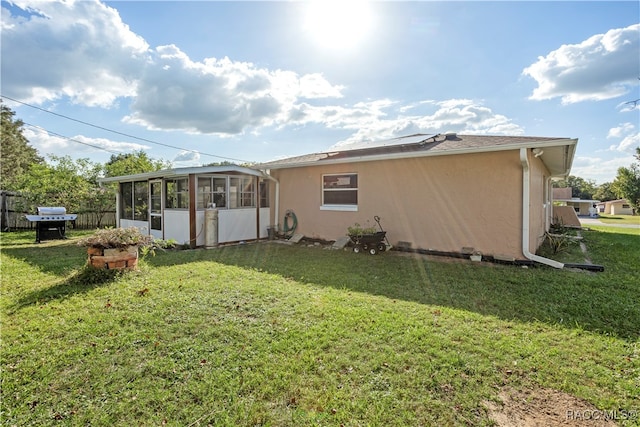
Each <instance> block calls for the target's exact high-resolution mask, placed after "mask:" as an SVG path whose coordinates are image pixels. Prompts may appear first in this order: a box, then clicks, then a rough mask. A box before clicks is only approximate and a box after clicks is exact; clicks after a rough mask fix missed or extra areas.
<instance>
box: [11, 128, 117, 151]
mask: <svg viewBox="0 0 640 427" xmlns="http://www.w3.org/2000/svg"><path fill="white" fill-rule="evenodd" d="M22 123H23V124H25V125H27V126H30V127H32V128H34V129H38V130H42V131H44V132H46V133H47V134H49V135H53V136H57V137H58V138H62V139H66V140H68V141H73V142H77V143H78V144H82V145H87V146H89V147H93V148H97V149H98V150H102V151H106V152H107V153H111V154H116V155H117V154H121V153H119V152H117V151H113V150H109V149H107V148H104V147H100V146H98V145H93V144H89V143H88V142H82V141H78V140H77V139H73V138H69V137H68V136H64V135H60V134H59V133H55V132H52V131H50V130H47V129H45V128H43V127H41V126H37V125H32V124H31V123H26V122H22Z"/></svg>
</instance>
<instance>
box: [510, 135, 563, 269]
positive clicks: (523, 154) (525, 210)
mask: <svg viewBox="0 0 640 427" xmlns="http://www.w3.org/2000/svg"><path fill="white" fill-rule="evenodd" d="M520 163H522V254H523V255H524V256H525V258H527V259H529V260H531V261H535V262H539V263H541V264H545V265H548V266H551V267H553V268H564V264H563V263H561V262H558V261H555V260H552V259H549V258H545V257H541V256H539V255H536V254H532V253H531V252H529V220H530V219H529V206H530V204H531V192H530V185H531V183H530V171H529V157H528V149H527V148H520Z"/></svg>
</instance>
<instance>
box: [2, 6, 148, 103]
mask: <svg viewBox="0 0 640 427" xmlns="http://www.w3.org/2000/svg"><path fill="white" fill-rule="evenodd" d="M13 4H14V5H15V6H18V7H20V8H21V9H23V10H28V11H30V12H32V15H31V16H30V17H29V18H28V19H27V18H24V17H18V16H12V15H11V14H10V13H9V12H8V11H7V10H5V8H4V7H3V11H2V22H3V24H2V51H1V54H2V80H3V92H4V93H5V95H7V96H11V97H15V98H17V99H20V100H22V101H25V102H32V103H38V104H39V103H43V102H45V101H48V100H54V99H57V98H60V97H62V96H67V97H69V98H70V99H72V100H73V102H76V103H79V104H85V105H90V106H101V107H108V106H110V105H112V104H113V102H115V100H116V99H117V98H118V97H121V96H132V95H133V94H134V93H135V90H136V79H137V77H138V76H137V73H138V71H137V70H138V69H139V68H140V64H141V62H142V61H144V55H145V53H146V51H147V44H146V42H145V41H144V40H143V39H142V38H141V37H139V36H137V35H136V34H134V33H133V32H131V31H130V30H129V28H128V27H127V26H126V25H125V24H124V23H123V22H122V21H121V19H120V16H119V15H118V12H117V11H116V10H114V9H112V8H110V7H108V6H105V5H104V4H102V3H98V2H95V1H76V2H73V1H69V2H54V1H47V2H43V1H17V2H13Z"/></svg>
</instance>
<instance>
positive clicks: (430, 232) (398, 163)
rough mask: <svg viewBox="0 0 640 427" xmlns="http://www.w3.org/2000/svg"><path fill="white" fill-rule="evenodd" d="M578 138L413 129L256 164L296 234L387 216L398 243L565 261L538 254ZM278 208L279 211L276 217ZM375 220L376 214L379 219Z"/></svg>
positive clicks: (329, 235) (335, 234) (334, 233)
mask: <svg viewBox="0 0 640 427" xmlns="http://www.w3.org/2000/svg"><path fill="white" fill-rule="evenodd" d="M576 144H577V139H571V138H548V137H543V138H537V137H525V136H484V135H456V134H446V135H440V134H437V135H423V134H420V135H411V136H407V137H401V138H395V139H391V140H388V141H380V142H378V143H375V144H373V145H370V146H364V147H360V148H355V149H336V150H332V151H330V152H323V153H314V154H309V155H303V156H298V157H291V158H287V159H283V160H277V161H273V162H269V163H263V164H261V165H258V166H257V167H258V168H259V169H261V170H263V171H264V172H265V173H266V174H268V175H269V176H270V177H272V178H273V179H274V180H275V181H276V182H277V183H278V185H277V186H275V187H277V194H275V193H274V191H275V190H276V188H275V187H273V188H272V200H273V205H272V206H273V207H274V208H273V209H272V212H271V218H270V220H271V222H272V223H273V224H277V223H279V222H280V221H281V218H280V216H278V214H276V212H285V211H287V210H291V211H293V212H295V215H296V217H297V220H298V225H297V231H296V232H297V233H301V234H304V235H305V236H309V237H313V238H318V239H326V240H334V239H337V238H339V237H341V236H344V235H345V233H346V232H347V227H348V226H350V225H353V224H354V223H356V222H357V223H360V224H364V223H366V221H367V220H371V222H372V223H373V217H374V216H379V217H380V218H381V219H382V223H383V224H384V229H385V231H387V236H388V238H389V239H390V241H391V243H392V244H394V245H396V244H397V243H398V242H403V244H405V245H406V244H410V245H411V247H412V248H422V249H425V250H435V251H443V252H454V253H460V252H461V251H463V250H469V248H473V250H475V251H479V252H482V253H483V254H485V255H491V256H494V257H500V258H507V259H508V258H511V259H514V260H533V261H537V262H542V263H545V264H548V265H552V266H554V267H558V268H562V266H563V265H562V264H561V263H558V262H556V261H552V260H549V259H546V258H542V257H539V256H537V255H535V252H536V250H537V249H538V247H539V246H540V244H541V243H542V241H543V239H544V233H545V231H548V229H549V226H550V224H551V222H552V221H553V210H552V202H553V197H552V187H551V180H552V178H564V177H566V176H567V175H568V174H569V172H570V170H571V165H572V162H573V157H574V153H575V148H576ZM274 215H275V216H274ZM373 225H375V223H373Z"/></svg>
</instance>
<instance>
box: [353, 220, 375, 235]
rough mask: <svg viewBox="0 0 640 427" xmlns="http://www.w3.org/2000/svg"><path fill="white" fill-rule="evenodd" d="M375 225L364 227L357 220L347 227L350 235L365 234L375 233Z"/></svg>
mask: <svg viewBox="0 0 640 427" xmlns="http://www.w3.org/2000/svg"><path fill="white" fill-rule="evenodd" d="M376 231H377V230H376V228H375V227H363V226H361V225H360V224H358V223H357V222H356V223H355V224H353V225H352V226H350V227H347V234H348V235H349V236H363V235H365V234H375V233H376Z"/></svg>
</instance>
